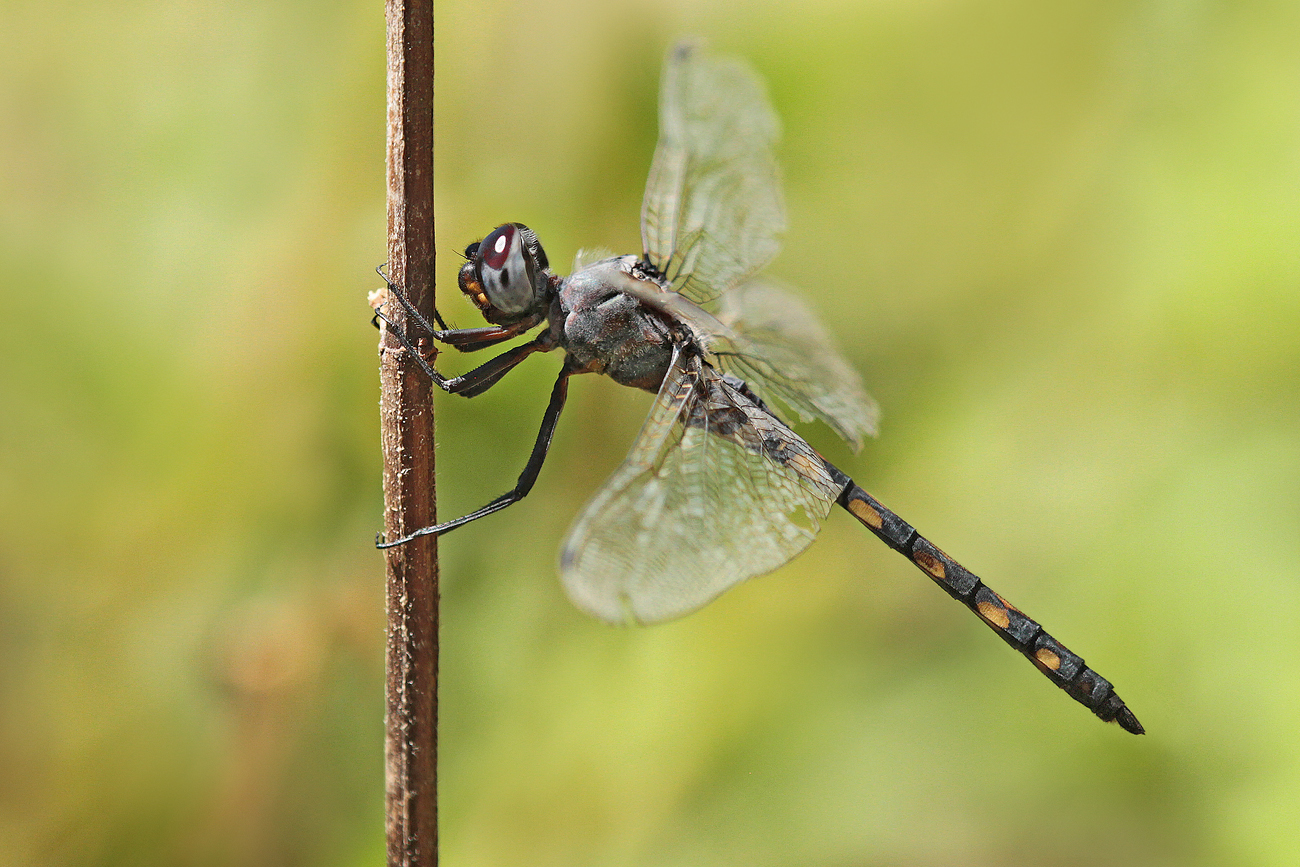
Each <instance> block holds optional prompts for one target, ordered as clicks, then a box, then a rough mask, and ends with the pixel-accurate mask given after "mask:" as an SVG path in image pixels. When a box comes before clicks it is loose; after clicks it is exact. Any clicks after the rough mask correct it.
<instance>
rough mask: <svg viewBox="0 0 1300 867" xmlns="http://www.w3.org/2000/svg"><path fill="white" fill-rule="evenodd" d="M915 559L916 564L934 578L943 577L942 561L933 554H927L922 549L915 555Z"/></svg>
mask: <svg viewBox="0 0 1300 867" xmlns="http://www.w3.org/2000/svg"><path fill="white" fill-rule="evenodd" d="M915 559H916V562H917V564H918V565H919V566H920V567H921V568H922V569H924V570H925V571H927V572H929V573H930V574H931V575H933V576H934V577H935V578H939V579H942V578H943V576H944V568H943V562H942V561H941V560H940V559H939V558H938V557H936V556H934V555H933V554H927V553H926V552H924V551H922V552H921V553H920V554H917V555H916V558H915Z"/></svg>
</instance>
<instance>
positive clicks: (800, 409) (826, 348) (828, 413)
mask: <svg viewBox="0 0 1300 867" xmlns="http://www.w3.org/2000/svg"><path fill="white" fill-rule="evenodd" d="M609 279H610V280H611V281H612V282H613V283H614V284H615V285H616V286H617V287H618V289H619V291H621V292H623V293H625V294H628V295H633V296H635V297H636V298H638V299H640V300H641V301H642V302H644V303H645V304H647V305H649V306H650V307H653V308H655V309H656V310H660V311H662V312H664V313H667V314H668V315H670V316H672V317H673V318H674V319H676V320H677V321H679V322H682V323H684V324H686V325H688V326H690V328H691V330H692V332H694V334H695V336H696V338H697V340H698V342H699V344H700V345H701V346H702V347H704V348H705V349H706V350H708V352H709V353H710V354H711V355H712V356H714V357H716V359H717V361H718V364H719V366H720V367H721V368H722V369H723V370H725V371H726V372H728V373H730V374H733V375H734V376H737V377H739V378H741V379H743V380H745V382H746V383H748V384H749V386H750V387H751V388H752V389H753V390H754V392H755V393H756V394H757V395H758V396H759V398H761V399H762V400H763V401H765V402H768V403H773V402H774V401H775V402H779V403H780V404H784V405H785V407H787V408H789V409H790V410H792V411H793V412H794V413H795V414H796V415H797V416H798V417H799V418H800V420H802V421H810V420H812V419H814V418H816V419H821V420H822V421H824V422H826V424H828V425H829V426H830V427H831V429H833V430H834V431H835V432H836V433H838V434H839V435H840V436H842V437H844V439H846V440H848V441H849V442H850V443H852V445H853V447H854V448H855V449H857V448H860V447H861V445H862V438H863V437H864V436H875V435H876V427H877V424H878V422H879V419H880V408H879V407H878V406H877V405H876V402H875V401H874V400H872V399H871V397H870V396H868V395H867V393H866V391H865V390H864V389H863V386H862V378H861V377H860V376H858V372H857V371H856V370H854V369H853V368H852V367H851V366H850V365H849V363H848V362H847V361H845V360H844V358H843V356H841V355H840V353H839V350H838V349H836V348H835V341H834V340H832V339H831V335H830V333H829V332H828V331H827V330H826V329H825V328H823V327H822V325H821V323H820V322H818V321H817V318H816V317H815V316H813V314H812V311H810V310H809V309H808V308H807V306H806V305H804V303H803V302H802V301H800V300H799V299H798V298H796V297H795V296H794V295H791V294H789V293H787V292H783V291H781V290H780V289H777V288H776V287H774V286H773V285H772V284H771V283H770V282H761V281H750V282H746V283H743V284H741V285H740V286H738V287H736V288H735V289H733V290H731V291H730V292H728V293H726V294H725V295H723V296H722V297H721V298H720V299H719V300H718V303H717V304H716V305H714V306H715V309H716V310H717V315H714V314H713V313H710V312H709V311H707V310H705V309H703V308H702V307H700V305H698V304H696V303H695V302H693V301H691V300H690V299H688V298H685V297H683V296H681V295H678V294H676V293H674V292H665V291H663V290H662V289H661V288H660V287H659V286H657V285H656V284H655V283H653V282H651V281H650V280H645V279H639V278H637V277H635V276H633V275H631V274H623V273H614V274H611V275H610V277H609ZM772 408H773V409H774V410H776V409H778V407H776V406H773V407H772Z"/></svg>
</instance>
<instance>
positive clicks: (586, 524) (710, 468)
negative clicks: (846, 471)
mask: <svg viewBox="0 0 1300 867" xmlns="http://www.w3.org/2000/svg"><path fill="white" fill-rule="evenodd" d="M838 495H839V488H838V487H837V486H836V484H835V482H834V480H833V479H832V477H831V475H830V472H829V470H827V468H826V465H825V464H824V463H823V462H822V460H821V459H820V457H818V456H817V454H816V452H814V451H813V450H812V448H811V447H810V446H809V445H808V444H807V443H805V442H804V441H803V440H802V439H800V438H799V437H798V436H797V435H796V434H795V433H794V432H792V431H791V430H790V429H789V428H788V427H786V426H785V425H783V424H782V423H781V422H779V421H778V420H777V419H775V418H773V417H772V416H771V415H770V414H769V413H767V412H765V411H764V410H763V409H762V408H760V407H759V406H757V405H756V404H755V403H754V402H753V401H751V400H750V399H749V398H748V397H746V396H745V395H744V394H743V393H741V392H739V391H737V390H736V389H735V388H733V387H732V386H731V385H730V384H729V383H727V382H726V381H724V380H723V379H722V378H721V376H719V375H718V374H717V373H716V372H715V371H713V370H712V369H711V368H708V367H705V366H704V365H703V364H701V362H700V361H699V360H698V358H694V357H691V358H688V359H686V360H685V361H683V362H681V363H675V364H674V366H673V368H672V369H671V370H670V372H669V374H668V376H667V377H666V378H665V380H664V384H663V387H662V388H661V389H660V392H659V396H658V398H657V399H656V401H655V404H654V407H653V408H652V409H651V411H650V416H649V418H648V419H647V420H646V423H645V427H644V428H643V429H642V432H641V435H640V437H639V438H638V440H637V442H636V444H635V445H634V446H633V448H632V452H631V454H629V455H628V458H627V460H626V461H625V462H624V463H623V465H622V466H620V467H619V469H618V470H617V471H615V473H614V475H613V477H612V478H611V479H610V480H609V482H608V483H606V485H605V486H604V487H603V488H602V489H601V490H600V492H599V493H597V495H596V497H595V498H594V499H593V500H592V501H591V503H589V504H588V505H587V507H586V509H584V511H583V513H582V514H581V515H580V516H579V518H578V520H577V522H576V523H575V524H574V526H573V529H572V530H571V531H570V533H569V537H568V539H567V540H566V542H565V544H564V550H563V553H562V555H561V562H560V573H561V578H562V579H563V581H564V586H565V589H566V590H567V591H568V593H569V596H570V597H571V598H572V599H573V601H574V603H575V604H576V605H577V606H578V607H579V608H582V609H584V610H585V611H588V612H590V613H591V614H594V615H595V616H597V617H599V618H601V619H603V620H608V621H611V622H616V623H623V622H628V621H633V622H641V623H649V622H654V621H659V620H669V619H671V618H674V617H679V616H681V615H683V614H686V613H688V612H690V611H694V610H695V609H696V608H699V607H700V606H702V605H704V604H705V603H707V602H708V601H710V600H711V599H713V598H714V597H716V596H717V595H718V594H720V593H722V592H723V591H724V590H726V589H728V588H729V587H732V586H734V585H736V584H738V583H740V582H741V581H744V580H746V579H748V578H752V577H754V576H756V575H761V574H763V573H764V572H769V571H771V570H772V569H775V568H777V567H778V566H780V565H782V564H783V563H785V562H786V561H788V560H789V559H790V558H791V557H793V556H795V555H796V554H798V553H799V552H800V551H802V550H803V549H804V548H806V547H807V546H808V545H809V544H810V543H811V542H812V540H813V539H814V537H815V536H816V534H817V531H818V530H819V529H820V527H821V522H822V520H823V519H824V518H825V517H826V515H827V513H828V512H829V511H830V508H831V506H832V505H833V504H834V502H835V499H836V497H837V496H838Z"/></svg>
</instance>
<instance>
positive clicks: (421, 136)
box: [379, 0, 438, 867]
mask: <svg viewBox="0 0 1300 867" xmlns="http://www.w3.org/2000/svg"><path fill="white" fill-rule="evenodd" d="M386 7H387V8H386V14H387V18H388V273H389V277H390V279H391V280H392V282H393V283H394V285H396V286H397V287H398V288H399V289H400V290H401V291H403V292H405V293H406V295H407V297H408V298H410V300H411V303H412V304H414V305H415V308H416V309H417V310H419V311H420V312H421V313H423V314H424V315H425V317H426V318H429V319H431V318H432V317H431V314H432V312H433V300H434V299H433V266H434V248H433V0H386ZM387 312H388V313H389V315H390V316H392V317H393V319H394V321H395V322H396V324H397V325H399V326H402V327H404V328H405V319H406V317H405V314H404V312H403V311H402V308H401V306H400V305H397V304H392V305H389V306H388V307H387ZM405 330H406V333H408V334H418V331H413V330H412V329H410V328H405ZM430 387H431V383H430V382H429V379H428V377H426V376H425V375H424V374H423V372H421V371H420V370H419V368H418V367H417V366H416V364H415V363H414V362H413V361H412V359H411V358H410V357H409V356H408V355H407V353H405V352H404V351H403V350H402V349H401V347H400V346H399V345H397V342H396V340H394V339H393V338H392V337H391V336H390V335H389V334H388V333H387V331H385V332H383V336H382V337H381V339H380V398H379V414H380V426H381V438H382V441H383V453H384V530H385V533H386V534H388V538H390V539H391V538H395V537H396V536H399V535H403V534H405V533H408V532H410V531H411V530H414V529H417V528H419V527H427V526H429V525H431V524H433V523H435V522H436V510H435V502H436V500H435V497H434V476H433V403H432V401H431V399H430ZM387 573H388V583H387V608H388V651H387V714H386V717H385V728H386V737H385V743H384V759H385V776H386V781H387V804H386V810H387V837H388V863H389V865H391V867H397V865H400V867H415V865H421V867H424V865H434V864H436V863H437V861H438V776H437V767H438V765H437V762H438V547H437V539H436V538H435V537H433V536H425V537H422V538H420V539H415V540H413V541H411V542H408V543H407V544H405V545H401V546H399V547H397V548H391V549H389V550H388V551H387Z"/></svg>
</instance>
